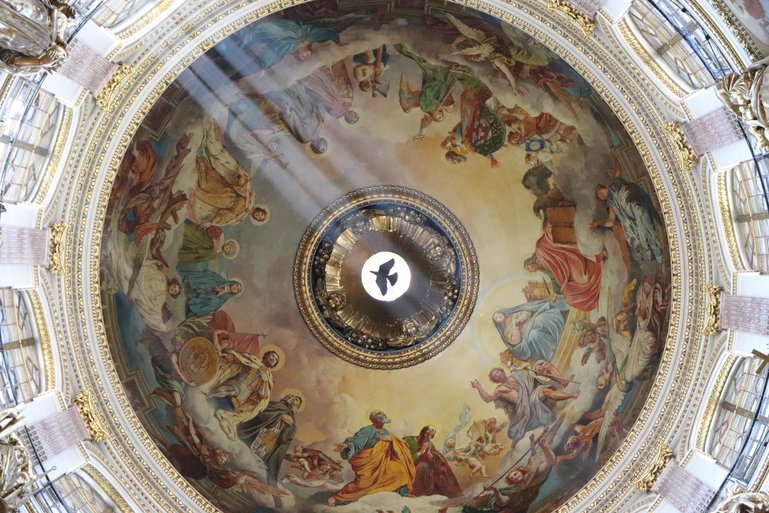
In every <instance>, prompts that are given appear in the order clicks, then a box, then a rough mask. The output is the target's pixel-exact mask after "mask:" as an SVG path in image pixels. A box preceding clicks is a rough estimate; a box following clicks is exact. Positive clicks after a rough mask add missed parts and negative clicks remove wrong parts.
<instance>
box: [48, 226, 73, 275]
mask: <svg viewBox="0 0 769 513" xmlns="http://www.w3.org/2000/svg"><path fill="white" fill-rule="evenodd" d="M49 229H50V230H51V239H50V242H49V250H48V270H49V271H51V272H52V273H54V274H58V275H64V274H66V272H67V268H66V267H65V266H64V252H65V250H66V248H65V246H64V238H65V237H66V236H67V230H68V229H69V225H68V224H66V223H54V224H52V225H51V226H50V227H49Z"/></svg>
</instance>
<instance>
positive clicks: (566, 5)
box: [547, 0, 595, 36]
mask: <svg viewBox="0 0 769 513" xmlns="http://www.w3.org/2000/svg"><path fill="white" fill-rule="evenodd" d="M547 8H548V9H550V10H551V11H557V12H560V13H563V14H565V15H566V16H568V17H569V19H570V20H571V21H573V22H574V23H576V24H577V25H578V26H579V28H580V29H582V32H584V34H585V35H586V36H589V35H591V34H592V33H593V31H594V30H595V20H594V19H592V18H590V17H589V16H588V15H587V14H585V13H583V12H582V11H580V10H579V9H577V8H576V7H574V6H573V5H572V4H571V3H570V2H569V1H568V0H550V1H549V2H548V3H547Z"/></svg>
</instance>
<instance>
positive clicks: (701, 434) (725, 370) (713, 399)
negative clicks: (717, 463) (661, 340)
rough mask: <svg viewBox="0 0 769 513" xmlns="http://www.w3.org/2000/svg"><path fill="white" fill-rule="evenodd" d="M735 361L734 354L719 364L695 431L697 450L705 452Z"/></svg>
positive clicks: (730, 335)
mask: <svg viewBox="0 0 769 513" xmlns="http://www.w3.org/2000/svg"><path fill="white" fill-rule="evenodd" d="M733 335H734V333H733V332H730V333H729V335H728V336H727V337H726V338H727V340H728V339H729V338H731V337H732V336H733ZM725 345H726V347H728V343H727V344H725ZM736 361H737V356H736V355H734V354H729V355H728V356H727V357H726V360H724V362H723V364H721V368H720V370H719V371H718V376H717V378H716V381H715V383H714V384H713V390H712V391H711V393H710V397H709V398H708V405H707V407H706V408H705V412H704V413H703V415H702V419H700V428H699V430H698V431H697V448H698V449H699V450H701V451H703V452H705V451H706V450H707V447H705V444H706V443H707V438H708V432H709V431H710V424H711V422H712V421H713V416H714V415H715V413H716V408H717V407H718V401H719V399H720V398H721V393H722V392H723V389H724V385H725V384H726V380H727V379H728V378H729V374H730V373H731V371H732V366H733V365H734V362H736Z"/></svg>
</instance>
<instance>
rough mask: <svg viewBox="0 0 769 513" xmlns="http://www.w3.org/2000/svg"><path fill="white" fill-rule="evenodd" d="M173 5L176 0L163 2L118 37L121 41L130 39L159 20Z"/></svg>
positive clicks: (163, 0)
mask: <svg viewBox="0 0 769 513" xmlns="http://www.w3.org/2000/svg"><path fill="white" fill-rule="evenodd" d="M173 3H174V0H161V1H160V3H159V4H157V5H156V6H155V7H153V8H152V9H150V11H149V12H148V13H147V14H145V15H144V16H142V17H141V18H139V19H138V20H137V21H135V22H134V23H132V24H131V25H130V26H129V27H128V28H127V29H125V30H123V31H121V32H120V33H119V34H118V37H120V39H128V38H129V37H131V36H133V35H134V34H136V33H138V32H139V31H141V30H142V29H144V28H145V27H147V26H148V25H149V24H151V23H152V22H154V21H155V20H156V19H157V18H159V17H160V15H161V14H163V13H164V12H165V11H167V10H168V9H169V8H170V7H171V5H172V4H173Z"/></svg>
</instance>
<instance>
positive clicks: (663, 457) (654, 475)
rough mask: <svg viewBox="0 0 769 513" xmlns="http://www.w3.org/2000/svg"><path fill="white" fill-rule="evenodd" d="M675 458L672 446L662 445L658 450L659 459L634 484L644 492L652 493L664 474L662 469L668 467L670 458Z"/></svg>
mask: <svg viewBox="0 0 769 513" xmlns="http://www.w3.org/2000/svg"><path fill="white" fill-rule="evenodd" d="M673 458H675V454H673V451H672V450H671V449H670V447H668V446H666V445H661V446H660V448H659V449H658V451H657V460H656V461H655V462H654V464H653V465H652V466H651V468H650V469H649V470H648V471H647V472H646V474H645V475H644V476H643V477H642V478H641V479H639V480H638V481H636V482H635V485H634V486H635V487H636V488H638V489H639V490H641V491H642V492H645V493H650V492H651V491H652V488H653V487H654V484H655V483H656V482H657V480H658V479H659V478H660V476H661V475H662V471H663V470H665V467H667V465H668V463H670V460H672V459H673Z"/></svg>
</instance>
